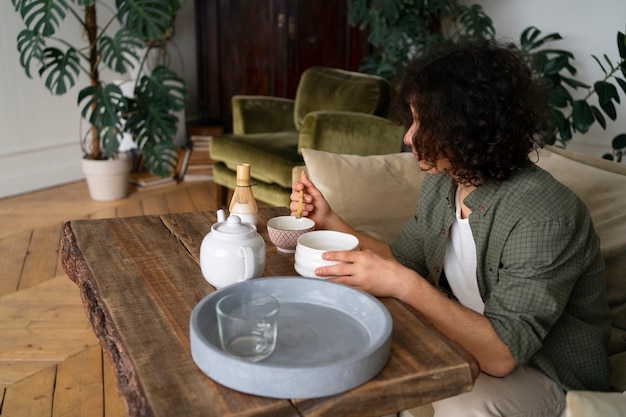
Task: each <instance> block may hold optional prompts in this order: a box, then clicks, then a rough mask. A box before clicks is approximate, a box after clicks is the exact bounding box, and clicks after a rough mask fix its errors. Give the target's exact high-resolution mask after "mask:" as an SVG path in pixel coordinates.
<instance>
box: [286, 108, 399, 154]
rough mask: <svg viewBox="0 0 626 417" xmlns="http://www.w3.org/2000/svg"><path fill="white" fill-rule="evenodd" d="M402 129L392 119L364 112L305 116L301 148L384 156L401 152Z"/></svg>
mask: <svg viewBox="0 0 626 417" xmlns="http://www.w3.org/2000/svg"><path fill="white" fill-rule="evenodd" d="M402 135H403V128H402V127H401V126H397V125H395V124H394V123H392V122H391V121H390V120H388V119H385V118H382V117H378V116H374V115H371V114H365V113H355V112H340V111H316V112H311V113H309V114H307V115H306V117H305V118H304V121H303V123H302V127H301V128H300V135H299V141H298V152H300V153H302V148H310V149H316V150H319V151H326V152H333V153H341V154H352V155H362V156H365V155H384V154H389V153H395V152H401V151H402Z"/></svg>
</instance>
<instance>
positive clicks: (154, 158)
mask: <svg viewBox="0 0 626 417" xmlns="http://www.w3.org/2000/svg"><path fill="white" fill-rule="evenodd" d="M141 152H142V155H143V158H144V164H145V166H146V167H147V168H148V170H149V171H150V172H151V173H152V174H154V175H158V176H161V177H167V176H170V175H172V174H174V172H175V170H176V166H177V164H178V148H177V146H176V145H175V144H174V143H173V142H165V143H157V144H155V145H153V144H147V145H146V146H145V147H144V148H143V149H142V150H141Z"/></svg>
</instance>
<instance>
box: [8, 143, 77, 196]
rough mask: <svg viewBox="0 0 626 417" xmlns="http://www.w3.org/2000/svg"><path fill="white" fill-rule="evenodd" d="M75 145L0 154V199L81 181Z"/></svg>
mask: <svg viewBox="0 0 626 417" xmlns="http://www.w3.org/2000/svg"><path fill="white" fill-rule="evenodd" d="M81 157H82V152H81V150H80V147H79V146H78V144H77V143H76V142H71V143H67V144H61V145H55V146H51V147H45V148H38V149H32V150H26V151H21V152H16V153H8V154H4V155H2V154H0V198H3V197H9V196H13V195H18V194H24V193H27V192H30V191H35V190H40V189H42V188H48V187H53V186H56V185H60V184H65V183H68V182H72V181H77V180H80V179H82V178H84V175H83V171H82V168H81V165H80V159H81Z"/></svg>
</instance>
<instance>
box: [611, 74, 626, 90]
mask: <svg viewBox="0 0 626 417" xmlns="http://www.w3.org/2000/svg"><path fill="white" fill-rule="evenodd" d="M613 78H615V81H617V83H618V84H619V86H620V87H622V91H623V92H624V93H625V94H626V81H624V80H622V79H621V78H619V77H617V76H615V77H613Z"/></svg>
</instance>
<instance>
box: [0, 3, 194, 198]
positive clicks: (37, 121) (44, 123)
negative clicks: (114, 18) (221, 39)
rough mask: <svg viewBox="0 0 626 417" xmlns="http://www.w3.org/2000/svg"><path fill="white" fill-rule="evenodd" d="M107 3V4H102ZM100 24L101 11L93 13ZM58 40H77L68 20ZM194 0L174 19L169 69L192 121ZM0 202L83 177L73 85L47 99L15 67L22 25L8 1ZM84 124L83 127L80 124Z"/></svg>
mask: <svg viewBox="0 0 626 417" xmlns="http://www.w3.org/2000/svg"><path fill="white" fill-rule="evenodd" d="M107 1H109V2H112V1H113V0H107ZM98 17H99V19H100V22H103V21H104V19H105V17H106V8H105V7H101V8H100V9H99V16H98ZM66 22H67V24H66V25H64V27H63V30H64V32H63V33H64V34H65V35H64V36H65V37H71V38H72V39H76V40H77V41H76V44H77V45H83V44H84V43H81V42H80V31H79V30H78V25H77V24H76V23H75V21H74V20H73V19H72V18H71V16H70V17H68V18H67V19H66ZM193 23H194V1H193V0H188V1H187V4H186V5H185V6H184V8H183V9H182V10H181V11H180V13H179V15H178V16H177V20H176V36H175V40H174V43H175V46H176V49H175V50H172V51H171V53H172V55H173V57H172V61H171V66H172V68H173V69H174V70H175V71H177V72H178V74H180V75H181V76H183V78H185V81H186V83H187V89H188V90H189V100H188V105H187V109H186V117H187V118H188V119H192V118H194V117H196V109H197V94H196V90H197V88H196V85H197V84H196V76H195V73H196V59H195V55H196V49H195V48H196V45H195V25H194V24H193ZM0 28H2V29H1V31H0V198H2V197H5V196H9V195H15V194H20V193H24V192H28V191H32V190H36V189H40V188H45V187H50V186H54V185H58V184H62V183H66V182H70V181H75V180H78V179H81V178H83V173H82V170H81V168H80V158H81V156H82V152H81V149H80V145H79V138H80V137H81V134H80V127H81V126H80V112H79V109H78V105H77V103H76V101H77V97H78V92H79V90H80V89H81V88H83V87H84V86H85V85H86V83H87V78H86V77H85V76H84V75H82V74H81V77H80V79H79V82H78V84H77V85H76V86H75V87H74V89H72V90H71V91H70V92H68V93H67V94H66V95H64V96H53V95H52V94H51V93H50V92H49V91H48V90H47V89H46V88H45V86H44V83H43V81H42V80H40V79H39V77H38V76H37V74H36V73H35V74H33V77H34V78H33V79H29V78H27V77H26V75H25V74H24V71H23V69H22V67H21V65H20V64H19V54H18V52H17V46H16V38H17V35H18V33H19V32H20V31H21V30H22V29H23V23H22V21H21V19H20V18H19V16H18V15H17V13H16V12H15V11H14V9H13V5H12V4H11V2H10V1H8V0H3V1H1V2H0ZM83 125H84V123H83Z"/></svg>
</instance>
